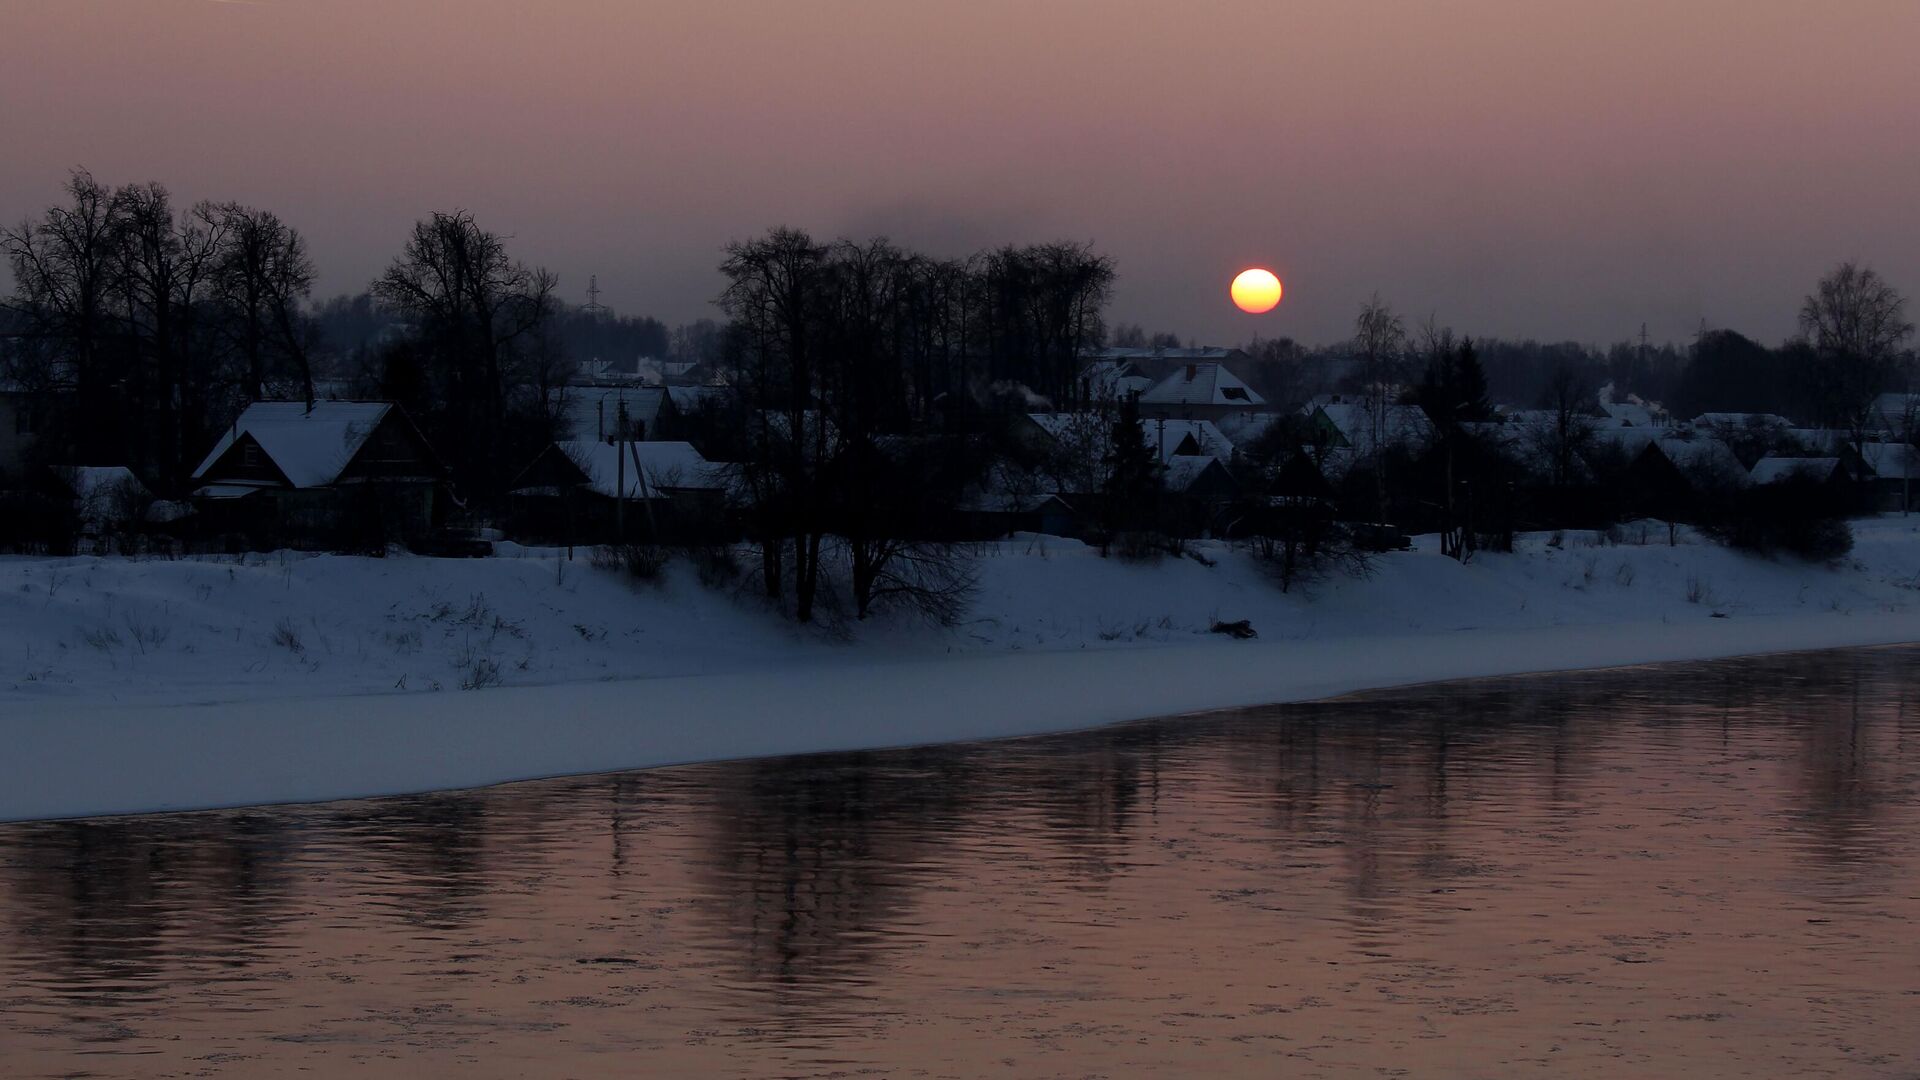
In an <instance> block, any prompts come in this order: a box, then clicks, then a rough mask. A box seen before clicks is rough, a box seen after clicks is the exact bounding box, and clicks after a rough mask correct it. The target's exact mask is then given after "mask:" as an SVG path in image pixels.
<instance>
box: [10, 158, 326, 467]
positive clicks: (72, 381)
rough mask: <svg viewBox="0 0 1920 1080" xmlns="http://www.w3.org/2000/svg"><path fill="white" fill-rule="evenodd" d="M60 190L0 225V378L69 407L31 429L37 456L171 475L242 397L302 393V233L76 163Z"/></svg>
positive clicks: (305, 352)
mask: <svg viewBox="0 0 1920 1080" xmlns="http://www.w3.org/2000/svg"><path fill="white" fill-rule="evenodd" d="M66 194H67V201H66V202H65V203H63V204H61V205H59V206H55V207H53V208H51V209H49V210H48V211H47V212H46V213H45V214H44V215H42V216H41V217H40V218H39V219H37V220H31V221H27V222H24V223H22V224H20V225H19V226H17V227H12V228H5V229H0V252H4V254H5V256H6V258H7V261H8V264H9V266H10V268H11V270H12V272H13V280H14V287H15V291H16V294H15V296H14V297H13V298H12V300H11V301H10V302H9V303H8V305H7V307H8V311H9V314H10V321H11V323H12V326H11V334H10V336H9V338H8V340H7V346H8V347H7V353H6V356H5V360H6V363H7V369H6V371H5V372H4V374H5V375H6V376H7V378H8V379H9V381H11V382H12V383H14V384H16V385H18V386H22V387H25V388H26V389H28V390H29V391H41V392H46V393H47V394H49V395H51V393H52V392H53V391H55V390H59V391H62V392H64V393H63V394H62V395H61V398H60V400H62V401H66V402H69V404H68V406H67V407H65V408H64V409H62V413H63V415H62V416H60V417H59V418H58V419H57V422H54V421H49V422H43V423H40V424H39V425H38V426H39V427H41V428H42V429H43V430H45V431H47V432H49V433H50V434H51V435H52V436H53V439H52V441H51V445H48V446H46V447H44V452H46V453H50V454H53V455H57V456H59V457H60V458H61V460H66V461H80V462H87V461H97V462H101V463H109V462H111V463H114V464H131V465H134V466H135V467H137V468H140V469H142V470H144V471H149V472H151V473H153V474H155V475H158V476H165V477H175V476H178V475H180V474H181V473H182V472H183V471H185V470H186V469H188V468H191V466H192V464H193V462H194V461H195V460H196V455H198V454H200V453H204V452H205V450H206V447H207V445H208V443H209V441H210V438H211V435H212V434H213V433H214V432H217V431H218V430H219V428H220V425H221V424H223V423H224V422H225V421H226V418H228V417H230V416H232V415H233V414H234V413H235V412H237V411H238V409H239V408H240V407H241V406H242V405H244V403H245V402H247V401H251V400H258V399H260V398H262V397H269V396H284V397H295V398H297V397H300V396H303V395H311V393H312V385H313V378H314V367H313V365H314V358H315V350H316V346H317V339H316V335H315V330H314V324H313V320H312V317H311V315H310V313H309V312H308V310H307V304H306V301H307V297H308V293H309V292H310V290H311V289H312V285H313V274H314V270H313V263H312V260H311V259H310V258H309V257H308V255H307V248H306V242H305V240H304V239H303V238H302V237H301V235H300V233H299V232H298V231H296V230H295V229H293V228H291V227H289V226H288V225H287V224H285V223H284V222H282V221H281V220H280V219H279V218H278V217H276V216H275V215H274V214H272V213H271V212H269V211H265V210H258V209H254V208H251V207H246V206H241V205H239V204H237V203H212V202H202V203H198V204H195V205H194V206H192V207H188V208H184V209H180V208H176V207H175V206H174V205H173V203H172V201H171V199H170V198H169V197H168V194H167V190H166V189H165V188H164V187H161V186H160V185H158V184H134V185H128V186H126V187H122V188H118V189H109V188H107V187H105V186H103V185H101V184H100V183H98V182H97V181H95V180H94V179H93V177H92V176H90V175H88V174H87V173H85V172H77V173H75V174H74V175H73V177H72V178H71V179H70V180H69V182H68V184H67V189H66ZM48 400H49V401H50V400H52V399H51V397H49V399H48Z"/></svg>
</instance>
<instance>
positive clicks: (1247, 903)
mask: <svg viewBox="0 0 1920 1080" xmlns="http://www.w3.org/2000/svg"><path fill="white" fill-rule="evenodd" d="M1916 658H1920V651H1916V650H1913V649H1877V650H1862V651H1855V652H1840V653H1825V654H1807V655H1802V656H1793V657H1772V658H1768V659H1766V660H1759V661H1729V662H1723V663H1713V664H1694V665H1677V666H1671V667H1663V668H1642V669H1633V670H1626V671H1618V672H1605V673H1589V674H1576V675H1563V676H1549V677H1537V678H1522V679H1503V680H1492V681H1486V682H1479V683H1466V684H1458V685H1451V686H1432V687H1420V688H1416V689H1412V690H1406V691H1396V692H1387V693H1380V694H1372V695H1363V696H1358V697H1353V698H1348V699H1343V700H1339V701H1333V702H1325V703H1320V704H1314V705H1303V706H1291V707H1284V708H1271V709H1252V710H1244V711H1240V712H1233V713H1223V714H1218V715H1211V716H1207V717H1204V718H1197V719H1185V720H1170V721H1157V722H1150V723H1143V724H1132V725H1125V726H1121V727H1115V728H1109V729H1104V730H1100V731H1092V732H1084V733H1078V734H1073V735H1066V736H1058V737H1048V738H1039V739H1024V740H1017V741H1010V742H1003V743H992V744H980V745H967V746H952V747H934V748H922V749H912V750H899V751H887V752H877V753H862V754H834V755H819V756H813V757H805V758H791V759H775V760H764V761H752V762H738V763H730V764H720V765H707V766H696V767H689V768H680V769H670V770H660V771H654V772H644V773H628V774H617V775H609V776H600V777H588V778H578V779H566V780H552V781H541V782H537V783H529V784H518V785H513V786H509V787H503V788H496V789H491V790H486V791H477V792H456V793H446V794H438V795H427V796H418V797H411V798H400V799H379V800H365V801H357V802H348V803H336V804H327V805H317V806H303V807H290V808H275V809H265V810H243V811H227V812H216V813H203V814H186V815H166V816H153V817H129V818H116V819H100V820H92V821H83V822H57V823H42V824H26V825H14V826H0V1061H4V1062H5V1066H6V1067H5V1072H6V1074H7V1075H8V1076H10V1077H12V1076H22V1077H31V1076H65V1075H72V1074H75V1073H86V1074H90V1075H125V1076H136V1075H138V1076H148V1075H175V1074H194V1075H230V1076H236V1077H241V1076H255V1075H262V1074H267V1073H278V1072H290V1071H294V1070H298V1069H302V1068H306V1069H311V1070H315V1071H316V1072H319V1073H322V1074H326V1073H338V1072H341V1071H344V1069H346V1068H351V1069H352V1070H353V1071H355V1072H357V1073H365V1074H367V1075H373V1076H393V1077H406V1078H408V1080H413V1078H414V1077H417V1076H418V1075H420V1074H421V1071H422V1070H423V1068H424V1069H427V1070H428V1071H433V1070H442V1071H444V1070H449V1069H457V1070H458V1071H460V1072H461V1073H462V1075H475V1076H484V1075H502V1076H506V1075H527V1074H537V1075H550V1074H568V1073H572V1074H579V1075H589V1074H596V1075H597V1074H606V1073H609V1072H614V1071H620V1070H629V1071H630V1070H631V1068H633V1067H638V1066H642V1065H644V1066H645V1067H646V1068H647V1069H648V1070H650V1071H652V1072H655V1073H657V1074H662V1075H686V1074H695V1075H739V1076H763V1075H796V1076H797V1075H817V1074H822V1073H847V1074H853V1073H874V1074H886V1075H898V1074H912V1073H915V1072H922V1073H924V1074H926V1075H982V1074H986V1073H994V1072H1012V1073H1016V1074H1019V1075H1055V1074H1059V1075H1075V1076H1080V1075H1141V1074H1147V1075H1173V1074H1181V1073H1191V1072H1198V1071H1201V1070H1204V1071H1206V1072H1208V1073H1211V1074H1216V1075H1244V1076H1271V1075H1275V1074H1277V1073H1287V1074H1298V1075H1307V1076H1312V1075H1343V1074H1346V1073H1350V1072H1358V1071H1384V1072H1397V1071H1410V1072H1413V1073H1417V1074H1420V1075H1458V1076H1483V1075H1491V1074H1500V1073H1512V1072H1541V1071H1546V1072H1550V1073H1551V1074H1553V1075H1559V1076H1580V1075H1586V1076H1615V1075H1620V1074H1623V1073H1626V1074H1642V1075H1646V1074H1663V1075H1671V1074H1676V1073H1686V1074H1689V1075H1691V1076H1696V1077H1708V1076H1737V1075H1750V1074H1765V1075H1773V1076H1787V1075H1845V1076H1912V1075H1914V1074H1915V1073H1916V1071H1917V1070H1920V1056H1917V1055H1920V1024H1915V1023H1913V1022H1912V1021H1913V1018H1914V1016H1915V1015H1916V1010H1920V933H1916V932H1915V930H1916V927H1915V919H1916V916H1920V828H1917V827H1916V826H1920V800H1916V798H1915V795H1916V793H1917V792H1920V781H1917V779H1916V777H1917V776H1920V722H1917V721H1916V720H1915V715H1916V711H1915V702H1916V701H1920V677H1917V676H1916V670H1920V669H1916V665H1915V664H1914V661H1915V659H1916Z"/></svg>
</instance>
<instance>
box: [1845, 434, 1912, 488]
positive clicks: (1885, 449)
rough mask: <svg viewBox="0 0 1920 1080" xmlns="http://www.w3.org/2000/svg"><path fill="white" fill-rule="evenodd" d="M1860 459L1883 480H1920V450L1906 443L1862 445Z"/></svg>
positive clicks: (1871, 443)
mask: <svg viewBox="0 0 1920 1080" xmlns="http://www.w3.org/2000/svg"><path fill="white" fill-rule="evenodd" d="M1859 450H1860V459H1861V460H1862V461H1865V462H1866V463H1867V468H1869V469H1872V470H1873V475H1875V476H1877V477H1879V478H1880V479H1882V480H1900V479H1912V478H1920V450H1916V449H1914V448H1913V447H1911V446H1908V445H1907V444H1906V443H1877V442H1870V443H1861V444H1860V446H1859Z"/></svg>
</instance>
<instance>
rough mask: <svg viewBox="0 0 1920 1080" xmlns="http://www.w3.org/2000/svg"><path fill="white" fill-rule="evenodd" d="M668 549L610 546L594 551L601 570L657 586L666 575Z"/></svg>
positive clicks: (594, 561) (658, 546)
mask: <svg viewBox="0 0 1920 1080" xmlns="http://www.w3.org/2000/svg"><path fill="white" fill-rule="evenodd" d="M668 558H669V556H668V552H667V549H666V548H664V547H661V546H660V545H658V544H608V545H606V546H604V547H597V548H594V549H593V565H594V567H595V568H596V569H599V570H609V571H614V572H616V573H621V574H625V575H626V576H627V577H629V578H631V579H633V580H634V581H644V582H646V583H648V584H655V583H657V582H659V581H660V580H661V578H662V577H664V576H665V575H666V571H667V560H668Z"/></svg>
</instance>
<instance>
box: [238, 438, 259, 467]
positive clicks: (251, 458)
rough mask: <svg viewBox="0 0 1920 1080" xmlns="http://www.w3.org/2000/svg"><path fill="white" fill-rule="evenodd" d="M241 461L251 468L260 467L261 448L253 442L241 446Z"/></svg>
mask: <svg viewBox="0 0 1920 1080" xmlns="http://www.w3.org/2000/svg"><path fill="white" fill-rule="evenodd" d="M240 461H241V464H243V465H245V466H246V467H247V468H249V469H257V468H259V467H260V448H259V447H258V446H255V445H254V444H252V443H248V444H247V445H245V446H243V447H241V448H240Z"/></svg>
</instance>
